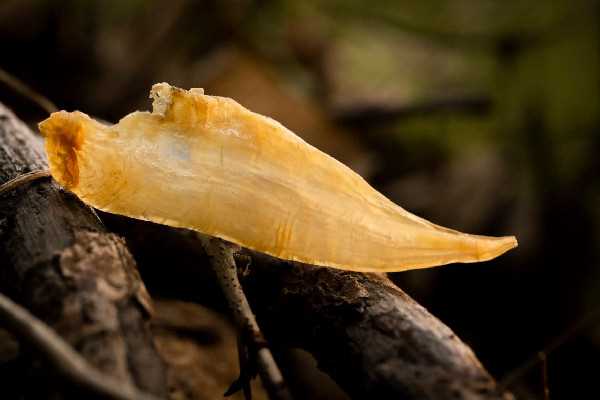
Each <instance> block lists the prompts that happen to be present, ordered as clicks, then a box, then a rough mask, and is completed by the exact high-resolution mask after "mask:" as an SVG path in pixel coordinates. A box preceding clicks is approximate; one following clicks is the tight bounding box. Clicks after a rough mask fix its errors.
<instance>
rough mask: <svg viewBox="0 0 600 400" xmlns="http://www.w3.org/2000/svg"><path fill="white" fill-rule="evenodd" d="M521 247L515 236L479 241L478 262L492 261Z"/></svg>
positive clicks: (488, 238)
mask: <svg viewBox="0 0 600 400" xmlns="http://www.w3.org/2000/svg"><path fill="white" fill-rule="evenodd" d="M518 245H519V242H517V238H516V237H514V236H501V237H486V238H481V239H478V240H477V260H475V261H488V260H492V259H494V258H496V257H498V256H500V255H502V254H504V253H506V252H507V251H509V250H511V249H514V248H515V247H517V246H518Z"/></svg>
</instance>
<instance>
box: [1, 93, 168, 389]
mask: <svg viewBox="0 0 600 400" xmlns="http://www.w3.org/2000/svg"><path fill="white" fill-rule="evenodd" d="M45 168H47V165H46V161H45V157H44V152H43V150H42V146H41V140H40V139H39V138H38V137H36V136H35V135H34V134H33V133H32V132H31V131H30V130H29V129H28V128H27V127H26V126H25V125H24V124H23V123H22V122H20V121H19V120H18V119H17V118H16V117H15V116H14V115H13V114H12V113H11V112H10V111H9V110H7V109H6V108H5V107H4V106H2V105H1V104H0V182H6V181H8V180H9V179H12V178H14V177H15V176H17V175H19V174H22V173H25V172H29V171H32V170H37V169H45ZM0 289H1V290H2V291H3V292H4V293H5V294H7V295H9V296H10V297H12V298H13V299H15V300H16V301H17V302H19V303H21V304H22V305H24V306H25V307H26V308H28V309H29V310H30V311H31V312H33V313H34V314H35V315H36V316H37V317H39V318H40V319H42V320H43V321H45V322H46V323H47V324H48V325H50V326H51V327H52V328H54V329H55V330H56V331H57V332H58V333H59V334H60V335H61V336H63V337H64V338H65V339H66V340H67V341H68V342H69V343H70V344H71V345H72V346H73V347H74V348H75V349H76V350H78V351H79V352H80V353H81V354H82V355H83V356H84V358H85V359H86V360H87V361H88V362H90V363H91V364H92V365H94V366H96V367H97V368H98V369H100V370H101V371H103V372H104V373H106V374H109V375H111V376H113V377H115V378H118V379H120V380H121V381H123V382H128V383H133V384H135V385H136V386H138V387H139V388H141V389H143V390H146V391H148V392H151V393H154V394H157V395H161V396H165V395H166V390H167V389H166V379H165V372H164V367H163V364H162V361H161V360H160V358H159V356H158V354H157V352H156V350H155V347H154V343H153V338H152V335H151V333H150V330H149V322H148V320H149V315H150V311H151V309H150V307H151V305H150V299H149V296H148V294H147V292H146V289H145V287H144V285H143V283H142V281H141V279H140V277H139V275H138V273H137V270H136V265H135V262H134V261H133V258H132V257H131V255H130V253H129V251H128V250H127V248H126V247H125V244H124V242H123V241H122V240H121V239H119V238H118V237H117V236H115V235H113V234H110V233H107V231H106V229H105V228H104V226H103V225H102V223H101V222H100V220H99V219H98V217H97V216H96V214H95V213H94V212H93V211H92V209H90V208H89V207H87V206H85V205H84V204H83V203H81V202H80V201H79V200H78V199H76V198H75V197H74V196H72V195H70V194H68V193H66V192H65V191H63V190H62V189H61V188H59V187H58V186H57V185H56V184H55V183H54V182H52V181H51V180H50V179H48V178H46V179H41V180H38V181H35V182H32V183H30V184H27V185H24V186H22V187H19V188H16V189H14V190H12V191H10V192H9V193H5V194H3V195H2V196H1V197H0Z"/></svg>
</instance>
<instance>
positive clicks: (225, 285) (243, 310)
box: [198, 234, 291, 400]
mask: <svg viewBox="0 0 600 400" xmlns="http://www.w3.org/2000/svg"><path fill="white" fill-rule="evenodd" d="M198 236H199V238H200V241H201V243H202V246H203V247H204V251H205V252H206V253H207V254H208V256H209V257H210V260H211V265H212V267H213V269H214V271H215V273H216V275H217V279H218V280H219V284H220V286H221V289H222V290H223V293H224V295H225V297H226V299H227V303H228V304H229V308H230V309H231V311H232V313H233V319H234V322H235V323H236V325H237V327H238V330H239V332H240V333H241V334H242V335H243V338H244V339H247V340H250V341H251V343H250V344H251V346H253V347H254V349H255V354H252V355H251V356H255V357H256V362H257V367H258V373H259V374H260V377H261V379H262V382H263V384H264V386H265V389H266V390H267V392H268V394H269V397H270V398H271V399H274V400H275V399H276V400H280V399H281V400H284V399H285V400H287V399H291V395H290V393H289V390H288V388H287V386H286V384H285V381H284V380H283V375H282V374H281V371H280V370H279V367H278V366H277V363H276V362H275V359H274V358H273V354H272V353H271V351H270V350H269V348H268V347H267V344H266V341H265V339H264V337H263V335H262V332H261V330H260V327H259V326H258V323H257V322H256V318H255V317H254V313H253V312H252V309H251V308H250V304H249V303H248V299H247V298H246V295H245V294H244V291H243V289H242V286H241V284H240V281H239V278H238V275H237V267H236V264H235V259H234V257H233V249H232V247H231V245H230V244H229V243H227V242H225V241H223V240H221V239H218V238H213V237H208V236H205V235H200V234H199V235H198Z"/></svg>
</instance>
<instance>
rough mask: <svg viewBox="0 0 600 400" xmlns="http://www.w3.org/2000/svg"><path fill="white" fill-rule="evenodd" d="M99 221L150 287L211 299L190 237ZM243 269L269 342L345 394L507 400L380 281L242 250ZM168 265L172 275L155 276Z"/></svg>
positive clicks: (450, 340) (471, 359) (204, 262)
mask: <svg viewBox="0 0 600 400" xmlns="http://www.w3.org/2000/svg"><path fill="white" fill-rule="evenodd" d="M103 219H106V220H107V223H108V224H109V226H111V228H112V229H115V230H117V231H119V232H120V233H121V234H123V235H124V236H125V237H126V238H127V241H128V243H129V245H130V246H131V249H132V251H133V253H134V255H135V256H136V258H137V259H138V260H140V264H141V265H142V266H143V269H142V273H143V274H144V276H145V278H146V279H147V282H148V284H149V285H151V286H153V285H155V284H156V282H158V283H159V284H160V287H156V289H157V290H160V291H162V292H163V293H164V294H167V295H169V294H172V293H174V292H175V291H176V293H177V296H178V297H183V298H191V299H194V300H200V301H204V302H206V301H210V298H207V297H208V296H207V297H202V293H203V291H204V293H206V291H208V290H210V287H209V286H208V285H207V286H206V287H205V285H206V282H213V281H214V278H213V277H211V276H210V275H211V272H210V268H209V266H208V259H207V257H206V255H205V254H204V252H203V250H202V246H201V245H200V243H199V242H198V241H194V239H193V236H194V235H193V234H189V233H188V232H186V231H184V230H175V229H170V228H168V227H164V226H159V225H155V224H151V223H145V222H140V221H133V220H128V219H124V218H121V217H118V216H111V215H103ZM156 238H160V239H161V240H160V241H157V240H156ZM247 264H248V266H247V267H246V268H242V269H244V272H243V274H242V276H243V277H242V283H243V284H244V288H245V289H246V292H247V295H248V298H249V300H250V302H251V303H252V306H253V309H254V311H255V313H256V315H257V317H258V320H259V323H260V324H261V327H262V328H263V330H264V331H265V333H266V335H267V339H268V340H269V341H270V343H271V344H273V345H277V346H282V345H287V346H292V347H300V348H303V349H305V350H307V351H308V352H310V353H311V354H312V355H313V356H314V357H315V358H316V359H317V361H318V363H319V367H320V368H321V369H322V370H323V371H325V372H327V373H328V374H329V375H330V376H331V377H333V379H334V380H335V381H336V382H337V383H338V384H339V385H340V386H341V387H342V388H343V389H344V390H345V391H346V392H347V393H348V394H349V395H350V396H351V397H352V398H355V399H363V398H364V399H367V398H369V399H371V398H382V399H402V400H406V399H420V400H422V399H440V400H441V399H444V400H446V399H457V400H458V399H465V400H466V399H469V400H491V399H510V398H512V396H511V395H510V394H509V393H504V392H503V391H502V390H500V389H499V388H498V387H497V385H496V382H495V381H494V379H493V378H492V377H491V376H490V375H489V374H488V372H487V371H486V370H485V368H484V367H483V366H482V365H481V363H480V362H479V361H478V360H477V358H476V356H475V355H474V353H473V351H472V350H471V349H470V348H469V347H468V346H467V345H466V344H465V343H463V342H462V341H461V340H460V339H459V338H458V337H457V336H456V335H455V334H454V333H453V332H452V331H451V330H450V329H449V328H448V327H447V326H446V325H444V324H443V323H442V322H441V321H439V320H438V319H437V318H435V317H434V316H433V315H432V314H430V313H429V312H428V311H427V310H425V308H423V307H422V306H420V305H419V304H417V303H416V302H415V301H414V300H412V299H411V298H410V297H409V296H408V295H407V294H406V293H404V292H403V291H402V290H400V289H399V288H398V287H396V286H395V285H394V284H393V283H392V282H391V281H389V280H388V279H387V278H386V277H385V276H383V275H375V274H361V273H351V272H344V271H339V270H334V269H330V268H323V267H316V266H310V265H304V264H299V263H290V262H286V261H281V260H278V259H275V258H272V257H269V256H266V255H262V254H259V253H256V252H249V251H246V250H242V252H241V253H240V254H238V266H242V267H244V266H245V265H247ZM165 265H169V272H170V273H169V274H165V273H164V272H162V273H161V271H164V266H165ZM155 274H156V275H155ZM211 296H213V295H211Z"/></svg>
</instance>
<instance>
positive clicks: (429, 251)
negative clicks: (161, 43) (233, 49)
mask: <svg viewBox="0 0 600 400" xmlns="http://www.w3.org/2000/svg"><path fill="white" fill-rule="evenodd" d="M151 97H152V98H153V99H154V102H153V112H152V113H149V112H134V113H132V114H129V115H127V116H126V117H124V118H123V119H122V120H121V121H120V122H119V123H118V124H116V125H112V126H107V125H103V124H101V123H99V122H96V121H94V120H92V119H91V118H89V117H88V116H87V115H85V114H83V113H80V112H74V113H67V112H64V111H61V112H57V113H53V114H52V115H51V116H50V117H49V118H48V119H47V120H45V121H43V122H42V123H40V130H41V131H42V133H43V134H44V135H45V136H46V149H47V153H48V158H49V160H50V170H51V172H52V175H53V176H54V178H55V179H56V180H57V181H58V182H59V183H60V184H62V185H64V186H65V187H66V188H68V189H69V190H71V191H72V192H73V193H75V194H76V195H77V196H79V197H80V198H81V199H82V200H83V201H84V202H86V203H88V204H90V205H92V206H94V207H96V208H99V209H101V210H104V211H107V212H111V213H115V214H121V215H125V216H128V217H133V218H138V219H143V220H149V221H153V222H157V223H160V224H165V225H170V226H174V227H184V228H189V229H193V230H196V231H200V232H203V233H206V234H209V235H213V236H217V237H221V238H223V239H226V240H229V241H232V242H235V243H238V244H240V245H242V246H245V247H249V248H251V249H255V250H258V251H262V252H265V253H268V254H271V255H273V256H276V257H280V258H284V259H289V260H297V261H302V262H306V263H311V264H318V265H325V266H330V267H336V268H341V269H346V270H354V271H403V270H408V269H414V268H426V267H432V266H436V265H442V264H448V263H453V262H476V261H484V260H489V259H491V258H494V257H496V256H498V255H500V254H502V253H504V252H506V251H507V250H509V249H511V248H513V247H515V246H516V245H517V241H516V239H515V238H514V237H512V236H509V237H498V238H495V237H486V236H476V235H467V234H463V233H460V232H457V231H453V230H450V229H446V228H443V227H440V226H437V225H434V224H432V223H430V222H428V221H426V220H424V219H422V218H419V217H417V216H415V215H413V214H410V213H409V212H407V211H405V210H404V209H402V208H401V207H399V206H397V205H396V204H394V203H393V202H391V201H390V200H388V199H387V198H386V197H385V196H383V195H382V194H380V193H379V192H377V191H376V190H375V189H373V188H372V187H371V186H369V184H368V183H367V182H366V181H365V180H363V179H362V178H361V177H360V176H359V175H357V174H356V173H354V172H353V171H352V170H350V169H349V168H348V167H346V166H345V165H343V164H342V163H340V162H338V161H337V160H335V159H334V158H332V157H330V156H328V155H327V154H325V153H323V152H321V151H319V150H317V149H316V148H314V147H313V146H311V145H309V144H307V143H306V142H304V141H303V140H302V139H300V138H299V137H298V136H296V135H295V134H294V133H292V132H291V131H289V130H288V129H286V128H285V127H284V126H282V125H281V124H279V123H278V122H276V121H274V120H272V119H270V118H267V117H265V116H262V115H259V114H255V113H253V112H251V111H249V110H247V109H245V108H244V107H242V106H241V105H239V104H238V103H236V102H235V101H233V100H232V99H229V98H222V97H215V96H207V95H204V93H203V91H202V90H201V89H191V90H189V91H185V90H182V89H178V88H175V87H172V86H170V85H168V84H166V83H160V84H156V85H154V86H153V87H152V91H151Z"/></svg>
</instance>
